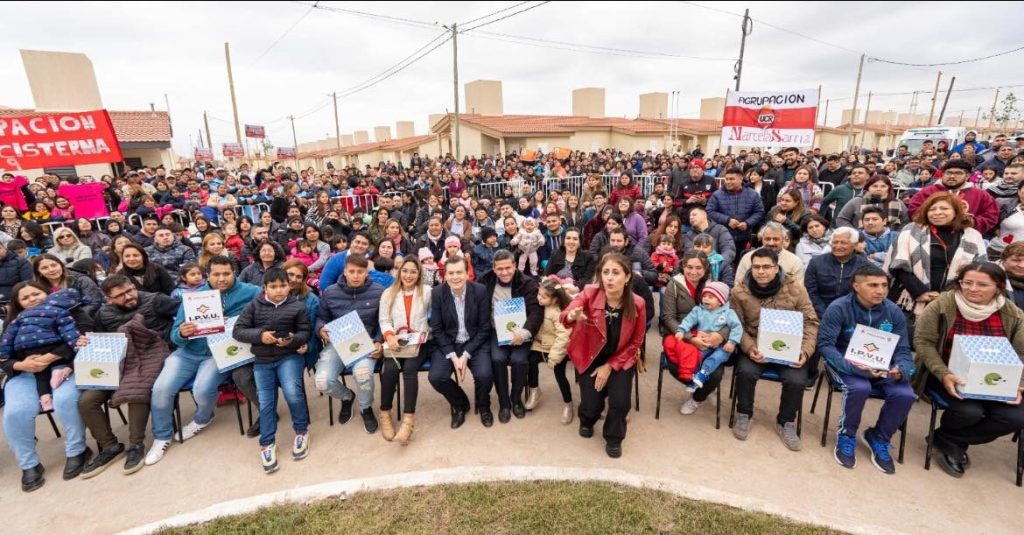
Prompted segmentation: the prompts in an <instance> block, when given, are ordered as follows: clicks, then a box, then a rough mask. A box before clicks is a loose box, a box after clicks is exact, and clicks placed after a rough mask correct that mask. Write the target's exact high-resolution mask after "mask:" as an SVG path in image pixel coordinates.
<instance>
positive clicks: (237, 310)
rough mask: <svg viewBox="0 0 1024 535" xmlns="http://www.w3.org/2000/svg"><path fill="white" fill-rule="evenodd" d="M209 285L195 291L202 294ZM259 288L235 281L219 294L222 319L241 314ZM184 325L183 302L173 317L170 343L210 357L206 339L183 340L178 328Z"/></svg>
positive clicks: (257, 294) (194, 353) (258, 291)
mask: <svg viewBox="0 0 1024 535" xmlns="http://www.w3.org/2000/svg"><path fill="white" fill-rule="evenodd" d="M210 289H211V288H210V284H209V283H206V284H203V285H202V286H200V287H199V288H198V289H196V290H195V291H197V292H202V291H206V290H210ZM260 291H261V290H260V287H259V286H255V285H252V284H246V283H244V282H239V281H238V280H237V279H236V280H235V284H234V285H233V286H232V287H230V288H228V289H227V291H224V292H221V293H220V301H221V305H223V307H224V318H225V319H226V318H230V317H232V316H237V315H239V314H241V313H242V309H244V308H245V305H248V304H249V301H252V300H253V299H256V297H258V296H259V295H260ZM182 323H185V303H184V302H183V303H182V304H181V306H180V307H178V315H177V316H175V317H174V325H173V326H171V342H174V345H176V346H178V347H180V348H182V349H184V350H185V351H188V352H189V353H192V354H193V355H201V356H205V357H209V356H211V353H210V346H209V345H208V344H207V343H206V338H205V337H204V338H193V339H191V340H190V339H188V338H183V337H182V336H181V333H180V332H179V331H178V328H179V327H181V324H182Z"/></svg>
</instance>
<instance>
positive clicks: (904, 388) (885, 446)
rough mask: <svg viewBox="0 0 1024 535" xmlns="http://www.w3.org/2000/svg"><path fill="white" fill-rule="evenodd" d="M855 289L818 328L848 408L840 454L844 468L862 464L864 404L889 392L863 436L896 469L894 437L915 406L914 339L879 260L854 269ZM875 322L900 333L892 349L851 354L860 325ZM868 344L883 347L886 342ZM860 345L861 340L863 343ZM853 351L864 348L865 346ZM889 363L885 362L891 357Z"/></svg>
mask: <svg viewBox="0 0 1024 535" xmlns="http://www.w3.org/2000/svg"><path fill="white" fill-rule="evenodd" d="M852 285H853V293H850V294H847V295H844V296H842V297H840V298H839V299H836V300H835V301H833V302H832V304H831V305H829V307H828V309H827V310H826V311H825V314H824V315H823V316H822V318H821V329H820V330H819V331H818V351H819V352H820V353H821V355H822V356H823V357H825V362H826V364H827V365H826V370H827V372H828V374H829V377H830V378H831V382H832V383H833V384H836V385H838V386H839V388H840V389H842V392H843V413H842V416H841V417H840V418H839V435H838V436H837V438H836V449H835V453H834V456H835V459H836V462H838V463H839V464H840V465H841V466H842V467H844V468H853V467H854V466H856V464H857V457H856V454H855V451H856V448H857V428H858V427H859V426H860V418H861V413H862V412H863V411H864V403H865V402H866V401H867V399H868V397H870V396H871V391H872V390H873V389H875V388H877V389H879V390H881V391H882V393H883V394H884V395H885V403H884V404H883V405H882V411H881V412H880V413H879V415H878V422H877V423H876V424H875V426H874V427H871V428H868V429H865V430H864V433H863V434H862V435H861V439H862V440H863V441H864V443H865V444H866V445H867V446H868V448H869V449H870V450H871V462H872V464H874V465H875V468H878V469H879V470H881V471H882V472H885V473H886V474H893V473H895V472H896V465H895V464H893V460H892V456H891V455H890V454H889V441H890V440H891V439H892V436H893V435H894V434H895V433H896V431H897V430H898V429H899V428H900V426H901V425H903V422H904V421H906V419H907V415H908V414H910V409H911V408H912V407H913V406H914V400H915V399H916V396H915V395H914V389H913V388H912V387H911V386H910V378H911V377H912V376H913V375H914V358H913V356H912V355H911V354H910V338H909V336H908V335H907V322H906V319H905V317H904V316H903V311H902V310H901V309H900V308H899V307H898V306H896V304H895V303H893V302H892V301H890V300H888V299H886V294H887V293H888V291H889V277H888V275H886V273H885V271H882V269H881V268H879V267H876V266H874V265H866V266H862V267H860V268H857V270H856V271H855V272H854V273H853V282H852ZM860 326H864V327H870V328H872V329H877V330H878V331H882V332H884V333H891V334H893V335H895V336H896V337H898V340H897V341H896V344H895V347H894V348H888V349H892V352H891V353H890V354H888V355H886V354H885V353H889V351H887V350H882V352H881V353H879V355H878V357H879V358H878V359H876V362H874V363H873V364H870V365H869V364H865V363H864V361H862V360H860V359H859V358H858V354H857V353H851V352H850V351H848V349H851V341H852V340H853V338H855V331H857V330H858V327H860ZM871 344H872V341H871V340H869V339H867V337H865V344H864V345H870V347H869V348H868V349H869V350H871V351H878V349H877V348H878V346H880V345H883V344H882V343H879V344H874V345H871ZM858 345H861V344H859V343H858ZM852 349H854V350H858V351H863V348H861V347H854V348H852ZM885 357H889V358H888V362H887V363H883V362H881V361H883V360H886V359H885Z"/></svg>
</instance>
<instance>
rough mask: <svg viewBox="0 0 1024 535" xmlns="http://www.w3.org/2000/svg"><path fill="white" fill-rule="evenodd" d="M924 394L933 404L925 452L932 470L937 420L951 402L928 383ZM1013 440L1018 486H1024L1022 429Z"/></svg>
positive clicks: (925, 465)
mask: <svg viewBox="0 0 1024 535" xmlns="http://www.w3.org/2000/svg"><path fill="white" fill-rule="evenodd" d="M924 395H925V397H927V398H928V401H929V405H930V406H931V409H932V410H931V418H930V419H929V420H928V448H927V449H926V450H925V454H924V469H925V470H931V468H932V447H933V446H932V441H933V437H934V436H935V421H936V419H937V418H938V415H939V411H944V410H946V409H948V408H949V403H948V402H947V401H946V397H945V396H946V394H945V393H944V392H941V391H939V390H937V389H935V388H933V387H932V385H928V386H926V387H925V389H924ZM1012 441H1013V442H1016V443H1017V468H1016V472H1017V473H1016V476H1017V477H1016V483H1017V486H1018V487H1020V486H1024V485H1022V484H1024V439H1022V437H1021V431H1020V430H1018V431H1017V432H1016V433H1014V434H1013V438H1012Z"/></svg>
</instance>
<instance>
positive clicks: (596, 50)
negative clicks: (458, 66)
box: [473, 31, 736, 61]
mask: <svg viewBox="0 0 1024 535" xmlns="http://www.w3.org/2000/svg"><path fill="white" fill-rule="evenodd" d="M473 36H474V37H481V38H484V39H493V40H495V41H504V42H507V43H515V44H521V45H529V46H537V47H540V48H551V49H554V50H568V51H572V52H588V53H593V54H606V55H610V56H624V57H646V58H651V57H657V58H668V59H693V60H702V61H736V58H725V57H704V56H688V55H684V54H671V53H667V52H653V51H644V50H630V49H625V48H615V47H607V46H599V45H588V44H584V43H571V42H568V41H556V40H553V39H541V38H539V37H525V36H520V35H511V34H507V33H498V32H484V31H481V32H477V33H475V34H473ZM531 41H532V42H531ZM547 44H550V45H562V46H549V45H547Z"/></svg>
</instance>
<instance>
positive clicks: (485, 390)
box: [429, 256, 494, 429]
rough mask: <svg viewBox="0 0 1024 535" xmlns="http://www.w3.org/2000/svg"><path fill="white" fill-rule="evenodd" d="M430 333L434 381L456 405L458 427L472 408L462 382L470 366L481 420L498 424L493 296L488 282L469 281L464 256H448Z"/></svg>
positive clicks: (433, 298)
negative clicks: (493, 406) (493, 400)
mask: <svg viewBox="0 0 1024 535" xmlns="http://www.w3.org/2000/svg"><path fill="white" fill-rule="evenodd" d="M430 332H431V333H432V334H433V336H434V343H435V347H434V350H433V352H432V354H431V357H430V359H431V360H430V375H429V379H430V384H431V385H433V387H434V389H435V390H437V391H438V392H440V393H441V395H443V396H444V397H445V399H447V400H448V403H449V404H451V409H452V429H458V428H459V427H460V426H462V424H463V423H464V422H465V421H466V412H468V411H469V398H468V397H467V396H466V393H465V392H463V391H462V388H461V387H460V386H459V383H461V382H462V381H463V380H464V379H465V378H466V372H467V370H468V371H469V372H470V373H472V374H473V387H474V388H473V390H474V391H475V395H476V409H477V412H479V413H480V422H481V423H483V424H484V427H490V426H491V425H493V424H494V415H493V414H492V413H491V386H492V385H493V384H494V376H493V372H492V370H491V353H490V347H491V296H490V295H489V294H488V292H487V288H486V287H485V286H483V285H481V284H477V283H475V282H471V281H469V275H468V273H467V269H466V262H465V260H464V259H463V257H462V256H455V257H453V258H450V259H448V261H447V262H446V263H445V281H444V284H443V285H441V286H440V287H438V288H435V290H434V291H433V292H431V296H430ZM452 374H454V375H455V379H453V378H452ZM456 380H457V381H458V383H457V382H456Z"/></svg>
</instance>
